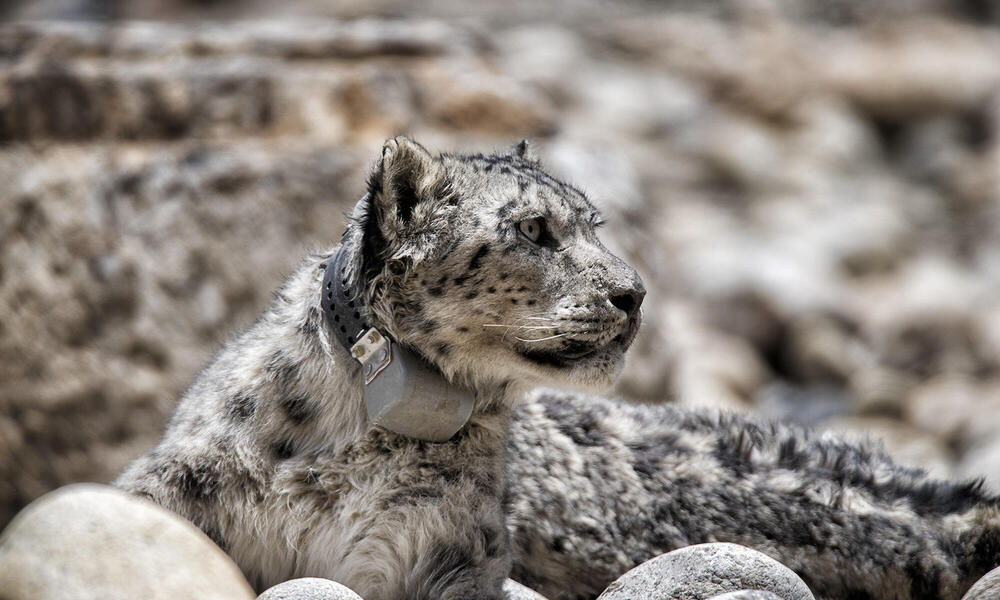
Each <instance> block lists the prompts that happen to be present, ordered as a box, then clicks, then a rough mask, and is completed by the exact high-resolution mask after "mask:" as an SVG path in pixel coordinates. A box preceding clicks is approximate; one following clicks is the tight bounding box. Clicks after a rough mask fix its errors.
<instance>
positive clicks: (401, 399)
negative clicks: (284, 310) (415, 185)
mask: <svg viewBox="0 0 1000 600" xmlns="http://www.w3.org/2000/svg"><path fill="white" fill-rule="evenodd" d="M367 206H368V195H365V196H364V197H363V198H361V200H360V201H358V204H357V205H356V206H355V208H354V219H355V221H356V222H358V224H359V225H360V224H361V221H362V220H363V219H364V218H365V214H366V210H367ZM367 218H371V216H370V215H369V216H368V217H367ZM360 243H361V242H360V240H359V239H358V238H357V237H353V238H352V237H350V236H344V240H343V242H342V243H341V245H340V249H338V250H337V253H336V254H335V255H334V256H332V257H331V258H330V260H329V261H327V264H326V270H325V271H324V273H323V299H322V301H321V302H320V305H321V306H322V307H323V313H324V314H325V315H326V319H327V323H328V324H329V325H330V330H331V331H333V333H334V335H335V336H336V337H337V340H338V341H340V344H341V345H342V346H343V347H344V348H345V349H347V351H348V352H350V354H351V356H352V357H353V359H354V360H357V361H358V362H359V363H360V364H361V373H362V378H363V380H364V397H365V407H366V408H367V411H368V419H369V420H370V421H372V422H373V423H376V424H378V425H381V426H382V427H385V428H386V429H389V430H391V431H394V432H396V433H399V434H402V435H405V436H408V437H413V438H417V439H421V440H428V441H432V442H443V441H445V440H448V439H449V438H451V437H452V436H453V435H455V433H457V432H458V431H459V430H460V429H461V428H462V427H463V426H464V425H465V423H466V422H467V421H468V420H469V416H470V415H471V414H472V408H473V406H474V404H475V403H474V400H473V394H472V392H471V390H468V389H466V388H463V387H460V386H457V385H453V384H451V383H449V382H448V381H447V380H446V379H445V378H444V377H443V376H442V375H441V373H440V372H439V371H438V370H437V369H434V368H432V367H431V366H430V365H428V364H427V363H426V362H425V361H424V360H422V359H421V358H419V357H417V356H415V355H414V354H413V353H412V352H409V351H408V350H406V349H405V348H403V347H401V346H399V345H398V344H396V343H395V342H394V341H393V340H392V339H391V338H389V337H387V336H386V335H385V334H384V333H383V332H381V331H379V330H378V329H377V328H376V327H373V326H372V324H371V323H370V322H368V320H367V319H366V314H365V313H367V310H366V307H364V306H363V305H362V302H363V297H364V296H363V294H362V293H361V292H362V290H363V289H364V286H365V281H364V273H363V272H362V271H361V266H360V265H358V264H351V261H356V260H358V259H359V257H360V252H361V249H360V248H356V247H354V245H355V244H360Z"/></svg>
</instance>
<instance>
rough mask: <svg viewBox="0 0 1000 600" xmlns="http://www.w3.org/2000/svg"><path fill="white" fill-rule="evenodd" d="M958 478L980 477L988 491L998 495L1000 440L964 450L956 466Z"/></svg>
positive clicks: (993, 440) (999, 487) (999, 485)
mask: <svg viewBox="0 0 1000 600" xmlns="http://www.w3.org/2000/svg"><path fill="white" fill-rule="evenodd" d="M958 477H960V478H962V479H974V478H977V477H982V478H983V480H984V484H985V486H986V488H987V489H988V490H990V491H991V492H992V493H994V494H1000V440H996V439H992V440H989V441H986V442H984V443H983V444H975V445H973V446H971V447H969V448H966V450H965V455H964V456H963V457H962V460H961V462H960V463H959V465H958Z"/></svg>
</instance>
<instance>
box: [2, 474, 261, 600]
mask: <svg viewBox="0 0 1000 600" xmlns="http://www.w3.org/2000/svg"><path fill="white" fill-rule="evenodd" d="M0 590H3V597H4V599H5V600H58V599H62V598H66V599H73V600H90V599H93V600H98V599H99V600H117V599H121V600H131V599H133V598H144V599H146V600H160V599H163V600H167V599H173V598H199V599H201V600H253V598H254V593H253V590H251V588H250V585H249V584H248V583H247V581H246V580H245V579H244V578H243V574H242V573H240V570H239V568H238V567H237V566H236V564H235V563H233V561H232V560H230V559H229V557H228V556H226V554H225V553H224V552H223V551H222V550H220V549H219V548H218V547H216V545H215V544H213V543H212V541H211V540H210V539H209V538H208V537H207V536H206V535H205V534H203V533H202V532H201V531H199V530H198V528H196V527H195V526H194V525H192V524H191V523H189V522H188V521H186V520H184V519H182V518H181V517H179V516H177V515H175V514H174V513H172V512H170V511H168V510H166V509H164V508H161V507H160V506H157V505H156V504H153V503H152V502H149V501H147V500H143V499H141V498H137V497H134V496H131V495H129V494H126V493H125V492H122V491H119V490H116V489H114V488H110V487H107V486H103V485H96V484H77V485H71V486H67V487H64V488H61V489H59V490H56V491H55V492H52V493H50V494H47V495H45V496H44V497H42V498H40V499H38V500H36V501H35V502H33V503H32V504H31V505H29V506H28V507H27V508H25V509H24V510H23V511H21V513H20V514H18V515H17V516H16V517H15V518H14V520H13V521H11V523H10V525H9V526H8V527H7V529H5V530H4V532H3V535H2V536H0Z"/></svg>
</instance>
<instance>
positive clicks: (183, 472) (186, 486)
mask: <svg viewBox="0 0 1000 600" xmlns="http://www.w3.org/2000/svg"><path fill="white" fill-rule="evenodd" d="M159 472H160V474H161V475H160V476H161V478H162V479H163V480H164V481H165V482H166V483H167V484H169V485H173V486H174V487H176V488H177V490H178V491H179V492H180V494H181V495H182V496H184V497H185V498H187V499H189V500H205V499H209V498H214V497H215V495H216V493H217V492H218V490H219V487H220V485H221V484H220V481H219V479H220V475H219V472H218V470H217V468H216V466H215V465H214V464H213V463H212V462H211V461H209V460H208V459H205V460H202V461H196V462H194V463H192V464H189V463H172V464H168V465H162V466H161V467H160V469H159Z"/></svg>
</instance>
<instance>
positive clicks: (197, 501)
mask: <svg viewBox="0 0 1000 600" xmlns="http://www.w3.org/2000/svg"><path fill="white" fill-rule="evenodd" d="M369 192H370V199H371V201H370V203H369V205H368V206H367V207H365V208H364V210H361V211H359V212H358V213H356V214H355V215H354V217H353V218H352V220H351V222H350V223H349V225H348V228H347V232H346V233H345V240H346V241H347V242H348V243H349V244H350V245H351V247H354V248H356V249H357V252H356V254H355V255H354V256H353V257H352V261H353V262H352V264H353V265H354V267H353V270H352V273H351V277H356V278H363V280H364V281H365V283H366V285H365V287H364V292H363V298H360V299H359V300H361V301H362V302H360V304H363V305H364V306H366V307H367V310H368V313H369V314H368V317H369V321H370V322H373V323H374V324H376V325H377V326H378V327H380V328H381V329H382V331H383V332H384V333H388V334H389V335H391V336H392V337H394V338H395V339H396V340H397V341H398V342H400V343H401V344H404V345H405V346H407V347H408V348H409V349H411V350H412V351H413V352H415V353H416V354H418V355H419V356H422V357H423V358H425V359H426V360H427V361H428V362H429V363H431V364H432V365H433V366H435V367H436V368H438V369H439V370H440V371H441V372H442V373H443V374H444V375H445V377H447V378H449V379H450V380H452V381H455V382H459V383H461V384H464V385H467V386H469V387H471V388H473V389H474V390H475V393H476V408H475V410H474V412H473V415H472V417H471V419H470V421H469V423H468V425H467V426H466V427H465V428H463V430H462V431H460V432H459V433H458V434H456V435H455V437H453V438H452V439H451V440H449V441H448V442H444V443H440V444H435V443H429V442H421V441H416V440H412V439H408V438H405V437H402V436H399V435H397V434H394V433H391V432H388V431H386V430H384V429H381V428H379V427H377V426H372V425H371V424H369V423H368V422H367V418H366V414H365V409H364V405H363V401H362V392H361V385H362V384H361V381H360V377H359V370H358V365H357V364H356V363H355V362H354V361H353V360H352V359H351V358H350V357H349V355H348V353H347V351H346V350H345V349H344V348H342V347H341V346H340V345H339V344H338V343H337V342H336V341H335V339H334V336H333V335H332V332H331V331H330V329H329V327H328V324H327V322H326V321H325V320H324V315H323V314H322V313H321V311H320V294H321V293H322V290H321V282H322V275H323V269H324V267H325V264H326V261H327V260H329V258H330V256H331V255H332V253H333V252H334V251H335V250H336V249H331V250H328V251H325V252H322V253H319V254H316V255H313V256H311V257H309V258H308V259H306V261H305V262H304V263H303V264H302V265H301V266H300V267H299V269H298V270H297V271H296V273H295V274H294V275H292V277H291V278H290V279H289V280H288V282H287V283H286V284H285V286H284V287H283V288H282V289H281V290H280V291H279V292H278V293H277V294H276V297H275V301H274V302H273V304H272V305H271V307H270V308H269V309H268V310H267V311H266V312H265V313H264V314H263V315H262V316H261V317H260V318H259V319H258V321H257V322H256V323H255V324H253V325H252V326H251V327H250V328H249V329H247V330H246V331H245V332H244V333H242V334H241V335H239V336H238V337H236V338H235V339H234V340H233V341H231V342H230V343H229V344H227V345H226V347H225V348H223V349H222V350H221V351H220V352H219V354H218V355H217V356H216V357H215V359H214V360H213V361H212V363H211V364H210V365H209V366H208V367H207V368H206V369H205V370H204V371H203V372H202V373H201V374H200V375H199V377H198V378H197V379H196V381H195V383H194V384H193V385H192V386H191V388H190V389H189V390H188V391H187V393H186V394H185V395H184V397H183V398H182V399H181V402H180V404H179V405H178V407H177V410H176V413H175V414H174V417H173V419H172V420H171V422H170V424H169V426H168V428H167V431H166V433H165V435H164V438H163V440H162V441H161V442H160V443H159V444H158V445H157V446H156V447H155V448H153V449H152V450H150V451H149V452H148V453H147V454H146V455H145V456H143V457H141V458H140V459H138V460H137V461H136V462H135V463H133V464H132V465H131V466H130V467H129V468H128V469H127V470H126V471H125V473H123V474H122V475H121V477H120V478H119V479H118V480H117V482H116V483H117V485H119V486H120V487H122V488H124V489H127V490H130V491H132V492H134V493H137V494H141V495H144V496H146V497H149V498H151V499H153V500H154V501H156V502H159V503H160V504H162V505H164V506H166V507H168V508H170V509H171V510H174V511H176V512H178V513H179V514H181V515H183V516H184V517H187V518H188V519H190V520H191V521H192V522H194V523H195V524H196V525H198V526H199V527H201V528H202V529H203V530H204V531H205V532H206V533H207V534H208V535H209V536H211V537H212V538H213V539H214V540H215V541H216V542H217V543H218V544H219V545H220V547H222V548H223V549H224V550H226V552H228V553H229V555H230V556H232V557H233V559H234V560H235V561H236V563H237V564H238V565H239V566H240V567H241V568H242V569H243V571H244V573H246V575H247V577H248V578H249V580H250V581H251V583H252V584H253V585H255V586H256V587H257V588H258V589H259V590H260V589H264V588H266V587H269V586H271V585H273V584H275V583H278V582H281V581H285V580H287V579H292V578H295V577H308V576H312V577H326V578H330V579H333V580H336V581H339V582H341V583H343V584H345V585H348V586H349V587H351V588H352V589H354V590H355V591H357V592H358V593H360V594H361V596H362V597H364V598H365V599H366V600H403V599H417V600H419V599H425V598H426V599H428V600H430V599H433V600H437V599H439V598H443V599H446V600H450V599H457V598H467V599H480V598H482V599H495V598H500V597H501V595H502V592H501V585H502V582H503V580H504V577H506V576H507V574H508V572H510V571H511V565H512V559H513V571H512V573H513V576H514V577H515V578H516V579H519V580H520V581H522V582H523V583H525V584H527V585H529V586H531V587H534V588H535V589H538V590H539V591H541V592H543V593H544V594H546V595H547V596H549V597H550V598H553V599H557V598H587V597H595V596H597V595H598V594H599V593H600V591H601V590H602V589H603V588H604V587H605V586H606V585H607V584H608V583H610V582H611V581H612V580H613V579H615V578H616V577H617V576H618V575H620V574H621V573H623V572H624V571H625V570H626V569H628V568H630V567H632V566H634V565H636V564H638V563H639V562H641V561H643V560H645V559H648V558H651V557H653V556H656V555H658V554H660V553H662V552H665V551H669V550H673V549H675V548H678V547H680V546H683V545H687V544H693V543H698V542H708V541H731V542H736V543H741V544H745V545H747V546H750V547H752V548H755V549H757V550H760V551H762V552H764V553H766V554H768V555H770V556H772V557H774V558H776V559H778V560H779V561H781V562H783V563H785V564H786V565H788V566H789V567H791V568H792V569H793V570H795V571H796V572H798V573H799V574H800V575H801V576H802V577H803V578H804V579H805V580H806V581H807V583H809V584H810V585H811V586H812V587H813V589H814V591H815V593H816V594H817V596H818V597H827V598H900V599H903V598H931V597H940V598H958V597H959V596H960V595H961V592H962V590H964V589H966V588H968V587H969V586H970V585H971V584H972V583H973V582H974V581H975V579H976V578H977V577H978V576H979V575H981V574H983V573H985V572H986V571H987V570H988V569H989V568H990V567H992V566H994V565H995V564H996V563H997V562H1000V561H998V557H1000V550H998V549H1000V535H998V526H1000V516H998V508H997V506H998V502H997V499H995V498H991V497H988V496H987V495H986V494H984V493H983V492H982V491H981V490H980V489H979V488H978V487H976V486H975V485H964V486H963V485H960V486H953V485H950V484H947V483H943V482H938V481H933V480H930V479H928V478H927V477H926V475H924V474H923V473H922V472H919V471H915V470H908V469H903V468H901V467H898V466H896V465H894V464H893V463H892V462H891V461H890V460H889V459H888V458H887V457H886V456H885V455H884V454H883V453H882V452H881V451H880V450H879V449H878V448H877V447H875V446H873V445H871V444H865V443H859V444H851V443H847V442H844V441H842V440H840V439H839V438H836V437H832V436H825V435H817V434H811V433H809V432H806V431H803V430H800V429H797V428H793V427H788V426H783V425H771V424H759V423H755V422H752V421H750V420H748V419H745V418H742V417H737V416H732V415H716V414H711V413H700V412H691V411H680V410H678V409H676V408H673V407H669V406H662V407H632V406H626V405H622V404H619V403H615V402H611V401H608V400H602V399H598V398H587V397H584V396H580V395H576V394H569V393H542V394H536V395H533V396H532V397H531V398H530V399H529V400H528V401H527V402H526V403H525V404H524V405H523V406H521V407H520V408H518V409H517V411H516V412H514V409H513V407H514V405H515V404H516V403H517V402H518V401H520V400H521V399H522V398H523V396H524V393H525V391H526V390H528V389H530V388H531V387H533V386H535V385H538V384H550V385H571V386H575V387H588V388H600V387H603V386H607V385H609V384H610V383H611V382H612V381H613V380H614V379H615V377H617V375H618V373H619V372H620V370H621V368H622V365H623V361H624V352H625V350H626V349H627V347H628V345H629V344H630V343H631V341H632V339H633V338H634V336H635V333H636V329H637V327H638V322H639V317H638V306H639V303H640V302H641V300H642V294H643V290H642V284H641V282H640V281H639V279H638V276H637V275H636V274H635V272H634V270H632V269H631V268H630V267H629V266H628V265H626V264H625V263H623V262H622V261H621V260H619V259H618V258H616V257H615V256H613V255H611V254H610V253H609V252H608V251H607V250H606V249H605V248H604V247H603V246H602V245H601V243H600V242H599V240H598V239H597V237H596V234H595V227H596V223H597V221H599V215H598V213H597V211H596V210H595V209H594V208H593V206H591V204H590V203H589V202H588V201H587V199H586V198H585V197H584V196H583V194H581V193H580V192H579V191H578V190H576V189H575V188H573V187H572V186H569V185H567V184H565V183H562V182H560V181H558V180H556V179H554V178H552V177H551V176H550V175H548V174H547V173H546V172H545V171H544V170H542V169H541V167H540V166H539V165H538V163H537V162H536V161H535V160H534V159H533V158H532V157H531V156H530V154H529V149H528V148H527V147H526V146H525V145H519V146H517V147H515V149H514V150H513V151H512V152H511V153H509V154H502V155H489V156H481V155H471V156H452V155H439V156H432V155H431V154H430V153H428V152H427V151H426V150H424V149H423V148H422V147H421V146H419V145H418V144H416V143H414V142H412V141H409V140H406V139H405V138H396V139H393V140H389V141H388V142H387V143H386V145H385V147H384V148H383V154H382V157H381V159H380V160H379V161H378V163H377V165H376V167H375V169H374V170H373V173H372V176H371V178H370V181H369ZM537 218H543V219H544V220H545V230H544V235H539V236H538V237H537V238H536V239H534V240H532V239H530V237H534V236H533V233H534V230H533V229H532V228H531V222H532V221H533V220H534V219H537ZM536 224H537V222H536ZM529 234H532V235H530V236H529ZM362 310H364V309H362ZM508 453H509V456H508ZM504 490H506V494H505V493H504ZM505 507H506V513H505ZM508 531H510V532H511V535H512V540H511V539H510V536H509V534H508Z"/></svg>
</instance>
